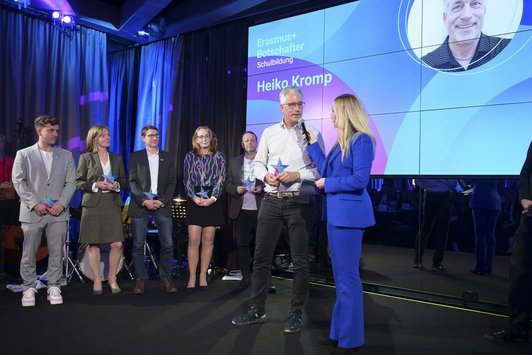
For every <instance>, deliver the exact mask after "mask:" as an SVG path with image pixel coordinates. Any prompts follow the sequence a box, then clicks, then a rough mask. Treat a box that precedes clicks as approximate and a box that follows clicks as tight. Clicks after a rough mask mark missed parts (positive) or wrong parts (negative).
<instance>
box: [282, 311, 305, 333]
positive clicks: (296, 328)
mask: <svg viewBox="0 0 532 355" xmlns="http://www.w3.org/2000/svg"><path fill="white" fill-rule="evenodd" d="M302 326H303V321H302V320H301V316H300V315H299V314H295V313H292V314H290V315H289V316H288V318H287V319H286V322H285V324H284V328H283V332H285V333H299V332H300V331H301V327H302Z"/></svg>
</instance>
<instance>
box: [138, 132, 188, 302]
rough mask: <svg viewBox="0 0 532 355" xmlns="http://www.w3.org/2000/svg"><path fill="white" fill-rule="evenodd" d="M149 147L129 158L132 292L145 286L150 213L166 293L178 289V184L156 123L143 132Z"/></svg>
mask: <svg viewBox="0 0 532 355" xmlns="http://www.w3.org/2000/svg"><path fill="white" fill-rule="evenodd" d="M140 135H141V136H142V141H143V142H144V144H145V145H146V149H142V150H139V151H136V152H134V153H132V154H131V157H130V159H129V189H130V191H131V202H130V205H129V210H128V215H129V216H130V217H131V227H132V233H133V250H132V253H131V254H132V257H133V266H134V268H135V279H136V283H135V287H134V288H133V293H134V294H136V295H138V294H142V293H144V291H145V288H146V279H147V278H148V277H147V273H146V266H145V255H144V244H145V242H146V234H147V233H148V216H149V215H151V216H152V217H153V218H154V219H155V222H156V223H157V231H158V234H159V243H160V246H161V252H160V257H159V275H160V277H161V284H162V288H163V290H164V291H165V292H167V293H175V292H177V289H176V287H175V284H174V282H173V281H172V261H173V257H174V254H173V252H174V247H173V242H172V198H173V196H174V190H175V186H176V180H177V179H176V167H175V159H174V157H173V156H172V155H171V154H170V153H168V152H165V151H163V150H160V149H159V130H158V129H157V127H154V126H150V125H147V126H144V127H143V128H142V130H141V132H140Z"/></svg>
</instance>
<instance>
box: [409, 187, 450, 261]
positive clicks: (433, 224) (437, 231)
mask: <svg viewBox="0 0 532 355" xmlns="http://www.w3.org/2000/svg"><path fill="white" fill-rule="evenodd" d="M451 207H452V205H451V192H450V191H448V192H429V191H425V197H424V201H423V220H422V221H421V228H420V229H419V232H418V234H417V238H416V244H415V250H414V251H415V253H416V255H415V258H414V263H416V264H417V263H422V262H423V254H424V252H425V248H426V247H427V243H428V241H429V239H430V236H431V235H435V244H434V257H433V258H432V265H433V266H438V265H440V264H441V262H442V261H443V254H444V252H445V246H446V244H447V236H448V234H449V223H450V220H451Z"/></svg>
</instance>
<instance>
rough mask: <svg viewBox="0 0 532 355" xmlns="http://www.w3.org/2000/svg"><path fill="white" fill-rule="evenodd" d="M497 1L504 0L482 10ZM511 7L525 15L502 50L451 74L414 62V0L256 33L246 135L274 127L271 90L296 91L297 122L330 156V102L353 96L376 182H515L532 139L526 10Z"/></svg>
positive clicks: (530, 18) (337, 11)
mask: <svg viewBox="0 0 532 355" xmlns="http://www.w3.org/2000/svg"><path fill="white" fill-rule="evenodd" d="M416 1H421V0H416ZM495 1H504V0H492V1H490V2H489V3H488V5H489V6H493V5H492V4H493V3H494V2H495ZM515 1H516V4H522V9H523V11H522V14H516V16H517V15H519V16H522V17H521V21H520V24H519V28H518V29H517V31H516V32H515V33H511V34H510V35H509V36H510V38H511V41H510V43H509V44H508V46H507V47H506V48H505V49H504V50H503V51H502V52H501V53H500V54H499V55H497V56H496V57H495V58H494V59H492V60H491V61H489V62H487V63H486V64H484V65H482V66H480V67H478V68H475V69H472V70H468V71H465V72H457V73H445V72H440V71H438V70H436V69H433V68H431V67H428V66H427V65H425V64H424V63H423V62H422V61H421V60H420V59H419V57H418V55H416V50H417V51H418V52H419V49H420V48H412V46H411V45H410V42H409V40H411V39H409V38H408V33H410V35H415V36H420V38H421V37H422V33H421V32H422V30H421V28H420V29H419V31H417V32H416V31H414V34H412V31H410V32H408V31H407V28H406V27H407V19H408V15H409V12H410V11H411V8H412V4H413V3H414V1H413V0H409V1H407V0H403V1H391V2H387V3H386V5H385V6H383V4H382V2H377V1H371V0H361V1H357V2H353V3H348V4H344V5H340V6H336V7H333V8H329V9H325V10H321V11H316V12H312V13H309V14H304V15H300V16H295V17H292V18H287V19H283V20H279V21H275V22H271V23H266V24H262V25H259V26H254V27H252V28H250V31H249V43H250V45H249V51H248V53H249V62H248V73H249V76H248V108H247V124H248V127H247V128H248V129H250V130H253V131H256V132H257V133H258V135H259V137H260V134H261V132H262V130H263V129H264V128H265V127H267V126H268V125H270V124H273V123H275V122H279V121H280V120H281V114H280V112H279V102H278V95H279V91H280V90H279V88H280V87H282V86H283V85H284V86H286V85H292V84H295V85H298V86H301V89H302V90H303V93H304V100H305V102H306V103H307V105H306V106H305V114H304V117H305V119H306V120H309V121H310V122H311V124H312V125H313V126H314V127H316V128H317V129H318V130H321V131H322V132H323V135H324V137H325V143H326V149H327V150H328V149H330V147H331V146H332V145H333V144H334V140H335V137H336V132H335V130H334V128H333V127H332V125H331V124H330V122H329V112H330V107H331V105H332V101H333V99H334V97H336V96H337V95H339V94H342V93H346V92H348V93H353V94H355V95H357V96H359V97H360V98H361V100H362V102H363V103H364V105H365V108H366V110H367V112H368V114H369V116H370V119H371V124H372V128H373V129H374V133H375V135H376V138H377V156H376V158H375V161H374V164H373V168H372V174H374V175H390V176H396V175H426V176H447V175H458V176H465V175H504V176H508V175H517V174H519V171H520V169H521V166H522V163H523V161H524V157H525V154H526V149H527V148H528V145H529V143H530V141H531V138H532V117H531V116H532V65H530V58H532V41H531V38H532V10H531V7H532V5H531V2H530V1H525V2H519V1H521V0H515ZM423 6H440V7H441V1H434V0H430V1H425V2H424V4H423ZM423 20H425V19H423ZM427 20H428V19H427ZM418 42H419V43H421V41H418ZM270 43H272V44H270ZM434 48H435V46H434V45H433V44H432V45H431V46H428V47H426V48H421V53H423V54H426V53H429V52H430V51H432V50H434ZM264 50H270V52H269V53H270V54H272V55H268V56H265V57H264V56H263V54H265V53H266V52H264ZM258 51H261V52H258ZM257 53H259V54H260V56H261V57H260V58H257ZM275 53H277V54H275ZM268 83H270V84H271V85H270V86H268V85H267V84H268ZM280 83H281V84H280Z"/></svg>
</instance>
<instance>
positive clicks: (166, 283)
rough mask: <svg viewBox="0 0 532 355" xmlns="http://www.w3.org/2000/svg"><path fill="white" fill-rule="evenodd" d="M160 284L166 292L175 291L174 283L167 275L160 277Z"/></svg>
mask: <svg viewBox="0 0 532 355" xmlns="http://www.w3.org/2000/svg"><path fill="white" fill-rule="evenodd" d="M161 286H162V288H163V290H164V292H166V293H176V292H177V288H176V287H175V285H174V282H173V281H172V279H171V278H169V277H164V278H163V279H161Z"/></svg>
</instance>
